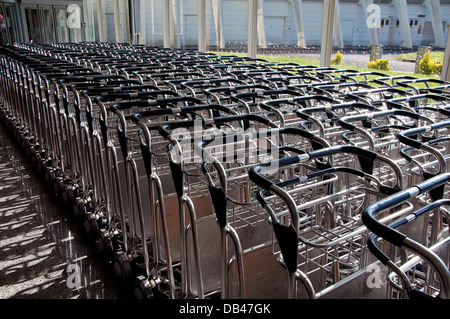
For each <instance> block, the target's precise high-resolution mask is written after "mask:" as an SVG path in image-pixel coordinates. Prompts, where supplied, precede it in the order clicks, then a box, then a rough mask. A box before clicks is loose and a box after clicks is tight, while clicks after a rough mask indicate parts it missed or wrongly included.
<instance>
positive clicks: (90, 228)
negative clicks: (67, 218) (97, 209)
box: [83, 213, 100, 239]
mask: <svg viewBox="0 0 450 319" xmlns="http://www.w3.org/2000/svg"><path fill="white" fill-rule="evenodd" d="M83 226H84V231H85V232H86V234H87V235H88V238H89V239H95V238H97V237H98V234H99V231H100V230H99V227H98V223H97V218H96V217H95V214H94V213H90V214H87V215H86V217H85V219H84V223H83Z"/></svg>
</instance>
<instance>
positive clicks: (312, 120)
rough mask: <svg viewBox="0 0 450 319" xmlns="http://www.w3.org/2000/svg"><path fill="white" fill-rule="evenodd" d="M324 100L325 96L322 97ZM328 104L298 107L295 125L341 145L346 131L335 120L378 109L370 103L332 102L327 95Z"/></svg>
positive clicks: (331, 143) (331, 142)
mask: <svg viewBox="0 0 450 319" xmlns="http://www.w3.org/2000/svg"><path fill="white" fill-rule="evenodd" d="M323 99H324V100H325V98H323ZM327 99H328V100H329V102H331V103H327V104H328V105H318V106H313V107H305V108H300V109H298V110H296V111H295V114H296V116H297V117H298V120H297V125H298V126H300V127H302V128H304V129H306V130H308V131H310V132H311V133H314V134H316V135H318V136H320V137H322V138H325V139H326V140H327V141H328V142H329V143H330V145H343V144H345V143H344V140H343V134H345V133H346V132H348V131H347V130H346V129H345V128H343V127H342V126H340V125H339V124H338V123H337V121H338V120H339V119H340V118H341V117H342V116H345V115H352V114H358V115H362V114H371V113H372V112H374V111H377V110H378V109H377V108H375V107H374V106H372V105H371V104H366V103H360V102H346V103H339V101H337V102H338V103H336V104H333V103H332V102H333V100H332V99H331V98H329V97H327Z"/></svg>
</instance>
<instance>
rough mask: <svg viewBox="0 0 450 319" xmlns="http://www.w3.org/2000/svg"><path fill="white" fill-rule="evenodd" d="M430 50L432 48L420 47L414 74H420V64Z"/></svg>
mask: <svg viewBox="0 0 450 319" xmlns="http://www.w3.org/2000/svg"><path fill="white" fill-rule="evenodd" d="M430 50H431V47H428V46H420V47H418V48H417V55H416V67H415V68H414V73H419V63H420V61H422V59H423V56H424V55H425V54H426V53H427V52H428V51H430Z"/></svg>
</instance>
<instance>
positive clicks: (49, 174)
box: [44, 168, 56, 183]
mask: <svg viewBox="0 0 450 319" xmlns="http://www.w3.org/2000/svg"><path fill="white" fill-rule="evenodd" d="M55 178H56V175H55V172H54V171H53V170H52V169H51V168H48V169H47V170H46V171H45V172H44V179H45V182H46V183H53V181H54V180H55Z"/></svg>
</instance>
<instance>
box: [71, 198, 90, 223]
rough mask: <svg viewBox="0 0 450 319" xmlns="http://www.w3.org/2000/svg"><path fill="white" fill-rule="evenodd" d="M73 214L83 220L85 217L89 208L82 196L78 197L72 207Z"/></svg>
mask: <svg viewBox="0 0 450 319" xmlns="http://www.w3.org/2000/svg"><path fill="white" fill-rule="evenodd" d="M72 213H73V216H74V217H75V218H76V219H77V220H79V221H83V220H84V217H85V216H86V213H87V210H86V206H85V205H84V201H83V199H82V198H76V199H75V203H74V205H73V209H72Z"/></svg>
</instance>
